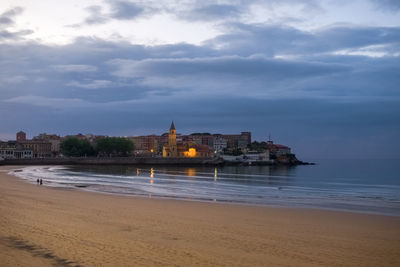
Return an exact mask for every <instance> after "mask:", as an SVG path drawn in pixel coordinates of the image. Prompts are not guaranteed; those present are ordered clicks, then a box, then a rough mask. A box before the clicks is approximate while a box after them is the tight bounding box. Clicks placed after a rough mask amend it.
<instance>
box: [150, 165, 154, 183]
mask: <svg viewBox="0 0 400 267" xmlns="http://www.w3.org/2000/svg"><path fill="white" fill-rule="evenodd" d="M153 178H154V169H153V168H151V169H150V184H154V180H153Z"/></svg>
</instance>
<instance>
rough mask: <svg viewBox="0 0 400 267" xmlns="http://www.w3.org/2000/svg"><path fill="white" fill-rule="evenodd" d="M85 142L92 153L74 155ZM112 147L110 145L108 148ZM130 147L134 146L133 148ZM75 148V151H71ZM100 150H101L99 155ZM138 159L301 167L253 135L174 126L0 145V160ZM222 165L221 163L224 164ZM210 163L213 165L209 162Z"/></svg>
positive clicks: (282, 149)
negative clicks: (184, 129) (115, 144)
mask: <svg viewBox="0 0 400 267" xmlns="http://www.w3.org/2000/svg"><path fill="white" fill-rule="evenodd" d="M108 140H114V141H115V140H117V141H118V140H123V141H124V142H125V144H126V143H127V145H123V146H125V147H124V148H125V150H126V151H124V153H120V152H121V151H122V150H121V151H120V150H119V149H118V148H115V149H114V148H109V149H108V150H109V151H106V150H104V151H103V150H101V148H100V147H101V144H102V143H105V141H108ZM74 141H76V142H85V144H87V146H88V147H89V148H93V149H92V150H90V151H91V152H89V150H86V151H85V152H82V153H80V154H79V153H74V152H71V151H70V150H71V149H72V150H74V151H75V150H77V149H78V148H77V147H73V146H74V145H69V144H70V143H74ZM106 145H108V144H106ZM129 145H130V146H129ZM71 146H72V147H71ZM96 149H98V151H97V153H96V151H95V150H96ZM71 156H72V157H84V158H86V157H91V156H95V157H97V158H101V157H120V156H124V157H135V158H166V159H167V158H172V159H190V158H193V159H214V160H216V159H219V160H220V161H221V160H223V162H227V163H246V164H252V163H255V164H257V163H258V164H262V163H264V164H274V163H289V164H290V163H291V164H299V163H301V162H300V161H298V160H297V159H296V157H295V155H294V154H292V152H291V149H290V147H288V146H285V145H281V144H275V143H274V142H273V141H272V140H271V139H270V138H269V140H268V141H262V142H257V141H252V138H251V132H241V133H240V134H211V133H191V134H188V135H184V134H179V133H177V132H176V128H175V124H174V122H172V123H171V126H170V129H169V132H167V133H164V134H162V135H154V134H153V135H146V136H127V137H108V136H104V135H94V134H85V135H84V134H81V133H79V134H76V135H67V136H64V137H61V136H59V135H56V134H46V133H42V134H39V135H37V136H34V137H33V138H32V139H28V138H27V134H26V133H25V132H23V131H19V132H18V133H16V139H15V140H9V141H1V142H0V160H1V161H7V160H21V159H54V158H66V157H71ZM220 161H219V162H220ZM208 162H210V161H208Z"/></svg>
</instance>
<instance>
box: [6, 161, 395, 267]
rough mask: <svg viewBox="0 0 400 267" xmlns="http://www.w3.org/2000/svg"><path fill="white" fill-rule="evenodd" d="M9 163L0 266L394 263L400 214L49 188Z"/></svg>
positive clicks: (339, 264) (341, 264) (345, 264)
mask: <svg viewBox="0 0 400 267" xmlns="http://www.w3.org/2000/svg"><path fill="white" fill-rule="evenodd" d="M12 168H15V167H7V166H3V167H0V265H1V266H160V265H162V266H170V265H174V266H193V265H197V266H400V217H390V216H378V215H367V214H356V213H348V212H337V211H321V210H309V209H284V208H270V207H257V206H244V205H230V204H217V203H201V202H190V201H175V200H164V199H148V198H140V197H125V196H115V195H106V194H99V193H90V192H83V191H79V190H68V189H55V188H48V187H45V186H37V185H32V184H29V183H27V182H24V181H22V180H20V179H19V178H16V177H14V176H10V175H7V170H9V169H12Z"/></svg>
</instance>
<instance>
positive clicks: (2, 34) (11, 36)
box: [0, 30, 33, 41]
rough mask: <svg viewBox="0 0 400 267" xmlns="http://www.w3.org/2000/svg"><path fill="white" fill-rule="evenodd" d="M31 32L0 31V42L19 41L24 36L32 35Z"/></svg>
mask: <svg viewBox="0 0 400 267" xmlns="http://www.w3.org/2000/svg"><path fill="white" fill-rule="evenodd" d="M32 33H33V31H32V30H22V31H16V32H11V31H7V30H0V40H1V41H3V40H21V39H23V37H24V36H26V35H29V34H32Z"/></svg>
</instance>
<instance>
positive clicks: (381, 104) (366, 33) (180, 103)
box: [0, 0, 400, 159]
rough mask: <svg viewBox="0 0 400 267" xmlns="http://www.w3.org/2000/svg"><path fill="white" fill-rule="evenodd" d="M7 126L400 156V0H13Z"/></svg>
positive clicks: (0, 102)
mask: <svg viewBox="0 0 400 267" xmlns="http://www.w3.org/2000/svg"><path fill="white" fill-rule="evenodd" d="M0 64H1V67H0V139H2V140H8V139H14V138H15V132H17V131H19V130H24V131H25V132H27V134H28V136H29V137H32V136H34V135H37V134H38V133H42V132H47V133H57V134H60V135H66V134H72V133H79V132H82V133H94V134H108V135H118V136H131V135H145V134H152V133H155V134H161V133H163V132H165V131H166V130H168V128H169V124H170V122H171V120H174V121H175V125H176V127H177V130H178V132H180V133H184V134H186V133H191V132H194V131H201V132H212V133H239V132H240V131H251V132H252V133H253V139H256V140H265V139H267V138H268V134H271V135H272V138H273V139H274V140H275V141H276V142H277V143H283V144H286V145H289V146H291V147H292V148H293V149H294V152H295V153H296V154H297V155H298V156H299V158H303V159H304V158H305V159H315V158H318V157H325V158H337V157H341V156H343V155H345V157H349V158H393V157H396V158H400V1H399V0H354V1H347V0H231V1H208V0H202V1H200V0H198V1H196V0H184V1H178V0H164V1H163V0H157V1H152V0H149V1H144V0H143V1H133V0H131V1H114V0H104V1H96V0H68V1H53V0H41V1H29V0H2V1H1V2H0Z"/></svg>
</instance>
